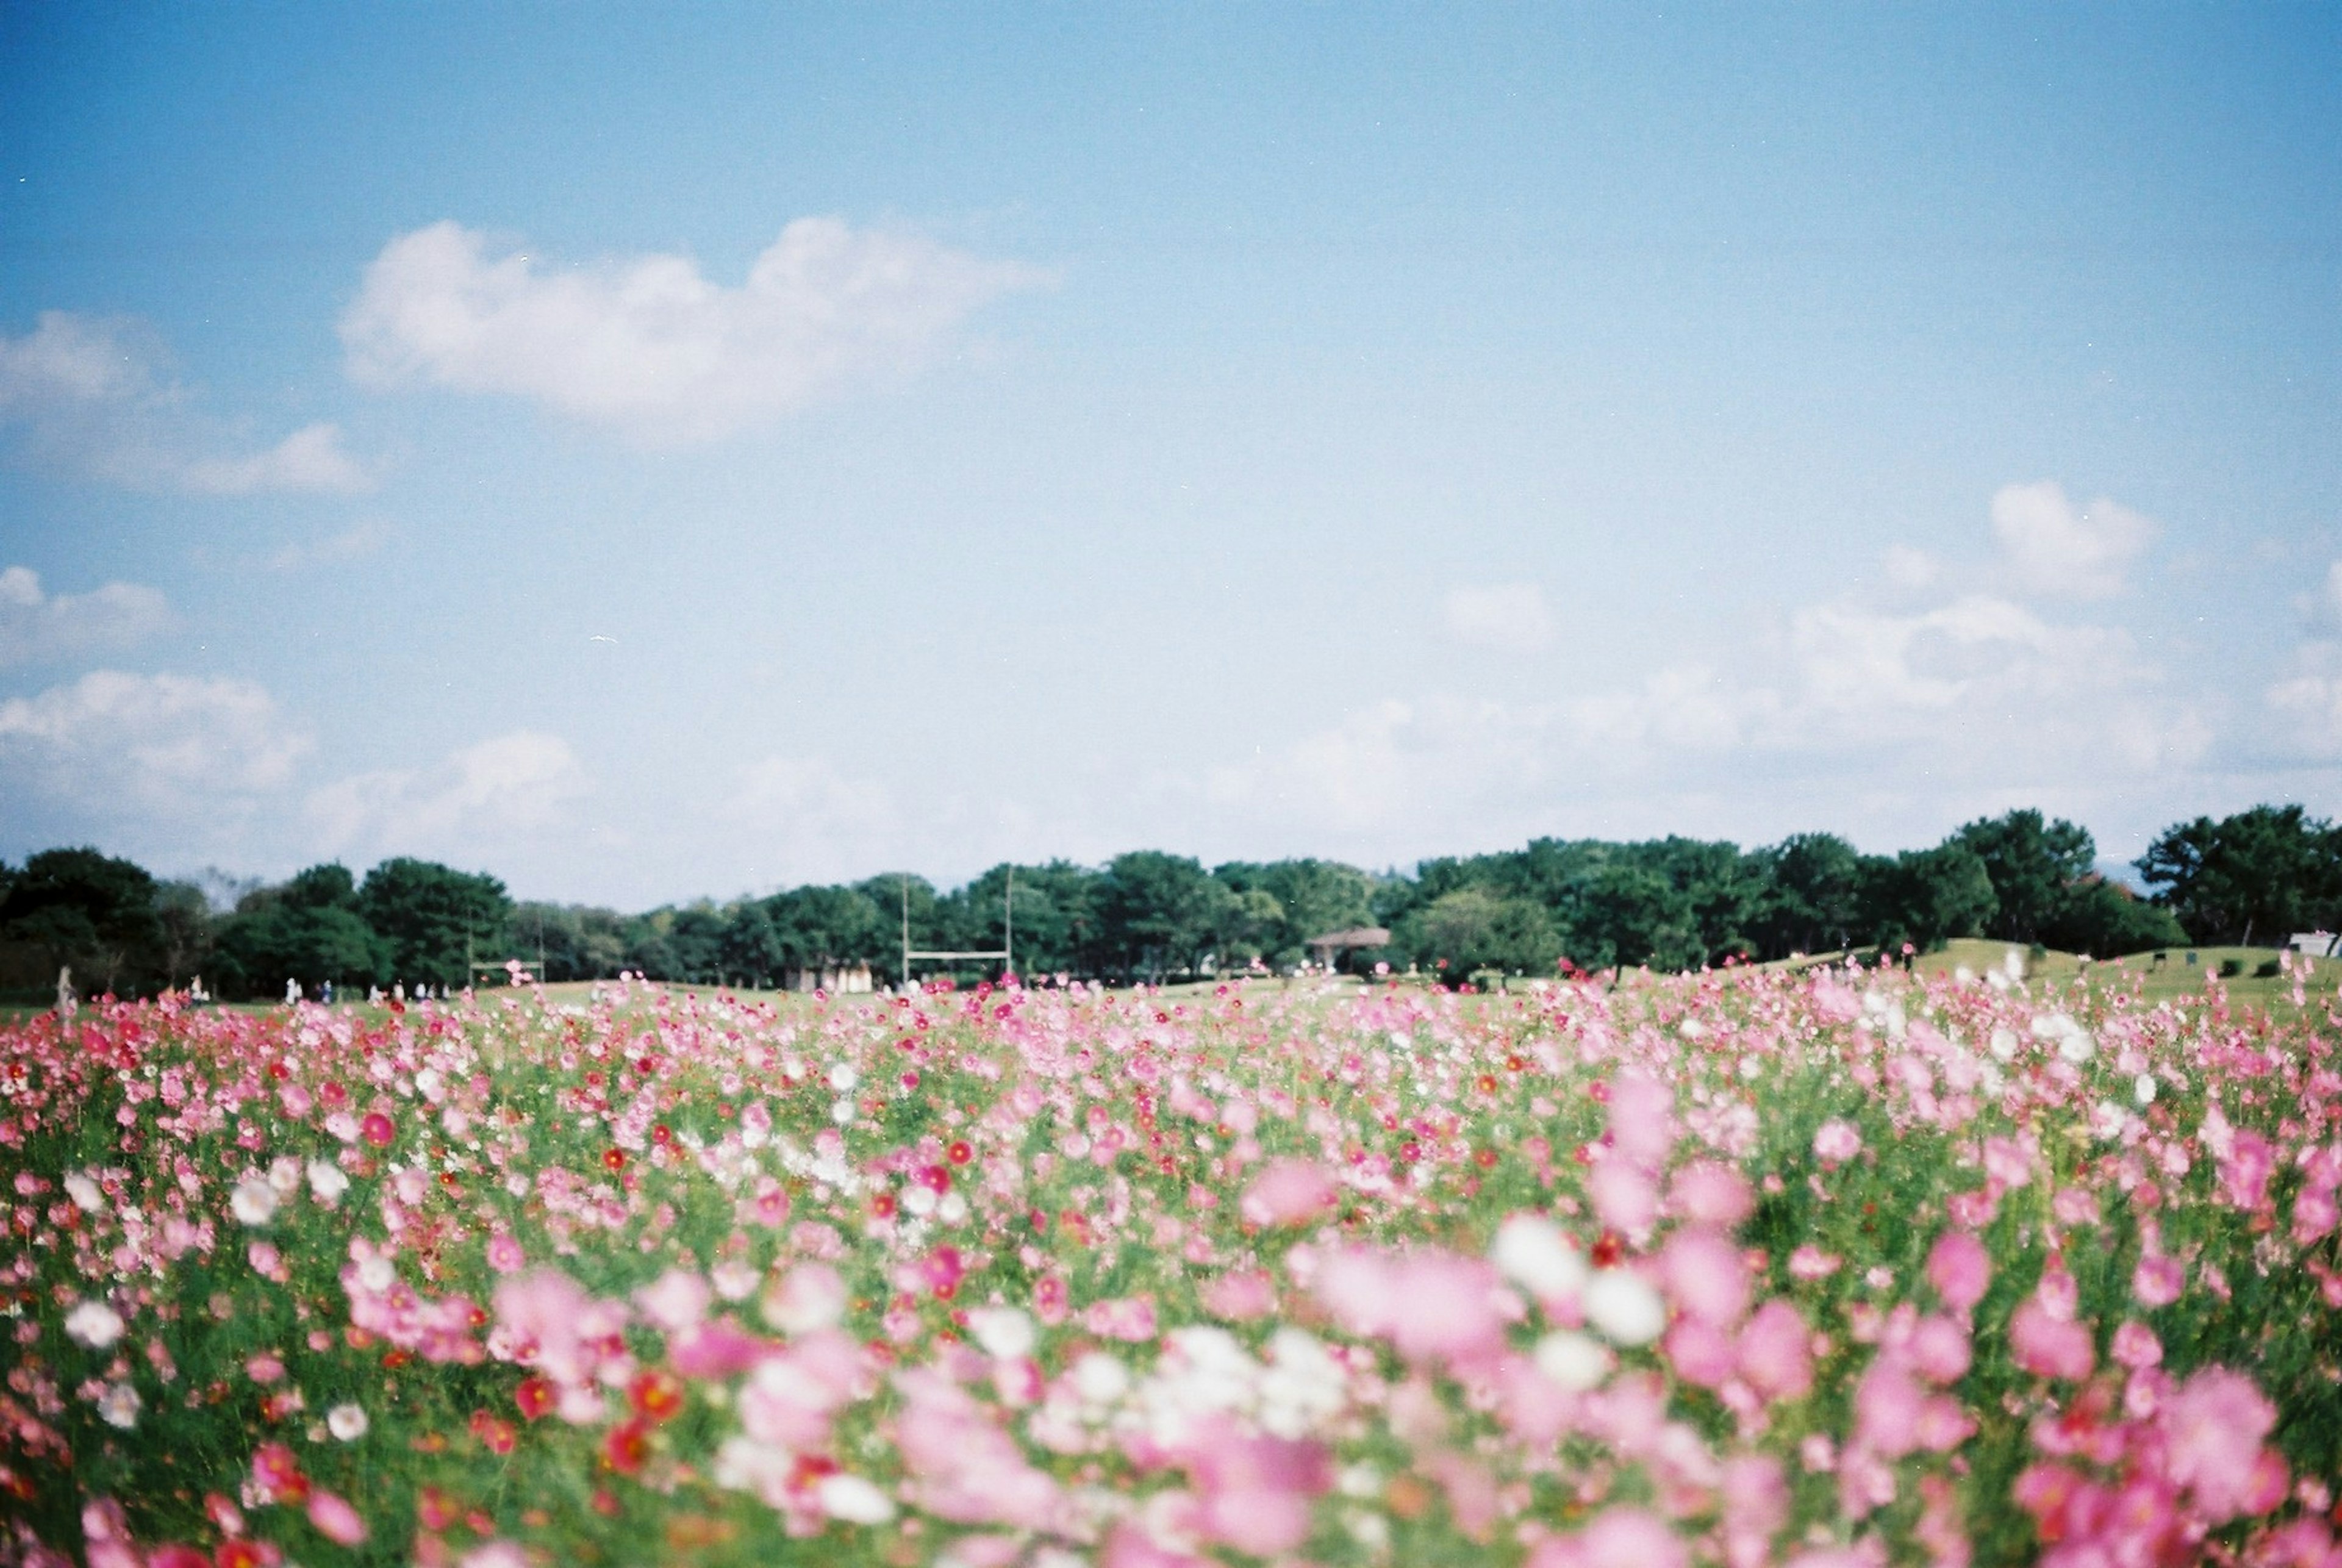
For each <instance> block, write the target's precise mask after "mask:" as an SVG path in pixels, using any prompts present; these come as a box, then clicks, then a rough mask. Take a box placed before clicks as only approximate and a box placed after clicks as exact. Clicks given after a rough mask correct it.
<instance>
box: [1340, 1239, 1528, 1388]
mask: <svg viewBox="0 0 2342 1568" xmlns="http://www.w3.org/2000/svg"><path fill="white" fill-rule="evenodd" d="M1496 1286H1497V1279H1496V1270H1495V1269H1494V1268H1493V1267H1491V1266H1490V1265H1489V1264H1487V1263H1484V1262H1482V1261H1481V1260H1480V1259H1478V1258H1466V1257H1459V1256H1457V1255H1456V1253H1449V1252H1443V1251H1440V1250H1437V1249H1436V1248H1423V1249H1421V1250H1418V1251H1416V1252H1412V1253H1376V1252H1368V1251H1364V1250H1353V1251H1348V1252H1342V1253H1335V1254H1334V1255H1333V1256H1331V1257H1329V1258H1327V1259H1326V1261H1325V1263H1324V1264H1323V1265H1322V1266H1321V1267H1320V1268H1319V1270H1318V1273H1317V1278H1316V1286H1315V1288H1316V1293H1317V1295H1318V1297H1319V1299H1320V1300H1322V1301H1324V1302H1325V1303H1326V1306H1327V1307H1329V1308H1330V1309H1332V1311H1333V1313H1334V1315H1335V1316H1336V1317H1337V1318H1339V1319H1341V1320H1342V1321H1343V1323H1345V1324H1346V1326H1347V1327H1348V1328H1349V1329H1350V1331H1351V1332H1352V1333H1361V1334H1371V1335H1374V1336H1376V1337H1377V1338H1383V1339H1387V1340H1389V1341H1390V1342H1391V1343H1393V1344H1395V1345H1396V1346H1397V1347H1398V1352H1399V1353H1400V1354H1402V1355H1404V1356H1406V1358H1407V1359H1408V1360H1410V1361H1420V1360H1442V1361H1447V1362H1451V1363H1471V1362H1481V1361H1489V1360H1493V1359H1494V1357H1495V1356H1496V1355H1497V1354H1498V1353H1501V1352H1502V1350H1503V1349H1504V1343H1505V1341H1504V1329H1505V1323H1504V1319H1503V1318H1502V1317H1501V1316H1499V1315H1498V1313H1497V1310H1496Z"/></svg>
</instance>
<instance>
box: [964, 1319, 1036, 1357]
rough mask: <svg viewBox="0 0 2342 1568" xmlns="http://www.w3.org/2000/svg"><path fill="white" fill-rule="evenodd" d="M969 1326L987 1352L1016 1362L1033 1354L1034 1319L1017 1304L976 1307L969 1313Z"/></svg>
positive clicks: (977, 1341)
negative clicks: (1027, 1315)
mask: <svg viewBox="0 0 2342 1568" xmlns="http://www.w3.org/2000/svg"><path fill="white" fill-rule="evenodd" d="M967 1326H968V1327H969V1328H970V1329H971V1330H973V1331H974V1332H975V1333H976V1343H978V1344H980V1345H982V1346H983V1347H984V1352H985V1353H986V1355H989V1356H992V1357H995V1358H996V1359H997V1360H1000V1361H1015V1360H1016V1358H1017V1357H1018V1356H1023V1355H1030V1354H1032V1353H1033V1320H1032V1319H1031V1318H1029V1317H1026V1315H1025V1314H1024V1313H1021V1312H1018V1311H1017V1310H1016V1308H1015V1307H977V1308H976V1310H975V1311H973V1312H971V1313H968V1314H967Z"/></svg>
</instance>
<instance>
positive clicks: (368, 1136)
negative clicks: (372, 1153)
mask: <svg viewBox="0 0 2342 1568" xmlns="http://www.w3.org/2000/svg"><path fill="white" fill-rule="evenodd" d="M358 1136H359V1137H361V1138H364V1139H365V1141H366V1142H367V1143H369V1144H373V1145H374V1146H375V1148H377V1149H387V1148H389V1147H390V1141H391V1140H392V1139H393V1138H395V1137H397V1136H398V1124H397V1123H395V1122H394V1121H392V1120H391V1119H390V1118H389V1117H387V1116H385V1115H384V1114H382V1113H381V1112H379V1111H368V1112H367V1113H366V1114H365V1119H364V1120H362V1121H360V1122H359V1123H358Z"/></svg>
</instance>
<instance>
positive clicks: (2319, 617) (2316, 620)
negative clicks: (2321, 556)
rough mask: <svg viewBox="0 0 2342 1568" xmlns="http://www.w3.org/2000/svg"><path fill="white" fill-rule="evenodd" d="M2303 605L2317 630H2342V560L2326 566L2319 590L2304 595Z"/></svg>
mask: <svg viewBox="0 0 2342 1568" xmlns="http://www.w3.org/2000/svg"><path fill="white" fill-rule="evenodd" d="M2301 607H2302V610H2303V611H2304V613H2305V614H2307V616H2308V617H2309V624H2310V625H2311V626H2313V627H2314V628H2316V629H2317V630H2318V631H2321V632H2342V561H2337V562H2335V563H2334V564H2332V565H2330V566H2328V567H2327V568H2326V575H2325V577H2324V579H2323V580H2321V581H2320V582H2319V583H2318V584H2317V591H2316V592H2315V593H2311V594H2305V595H2304V596H2303V598H2302V600H2301Z"/></svg>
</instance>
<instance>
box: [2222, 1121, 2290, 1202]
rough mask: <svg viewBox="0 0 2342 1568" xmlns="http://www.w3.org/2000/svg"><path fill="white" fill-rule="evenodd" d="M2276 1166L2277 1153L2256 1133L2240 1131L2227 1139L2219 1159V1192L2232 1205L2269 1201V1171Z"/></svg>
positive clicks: (2272, 1170)
mask: <svg viewBox="0 0 2342 1568" xmlns="http://www.w3.org/2000/svg"><path fill="white" fill-rule="evenodd" d="M2276 1169H2277V1153H2276V1151H2275V1150H2273V1149H2271V1148H2270V1147H2269V1142H2268V1140H2267V1138H2264V1137H2262V1136H2261V1135H2260V1134H2258V1133H2251V1132H2239V1133H2237V1134H2233V1135H2232V1136H2231V1137H2230V1139H2229V1142H2228V1151H2227V1154H2225V1155H2223V1156H2222V1157H2221V1160H2220V1193H2221V1196H2223V1197H2224V1198H2226V1199H2227V1201H2228V1203H2229V1204H2230V1205H2231V1206H2232V1207H2235V1208H2239V1209H2257V1208H2259V1207H2260V1206H2261V1204H2263V1203H2266V1202H2267V1201H2268V1181H2269V1175H2270V1174H2271V1173H2272V1172H2274V1171H2275V1170H2276Z"/></svg>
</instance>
